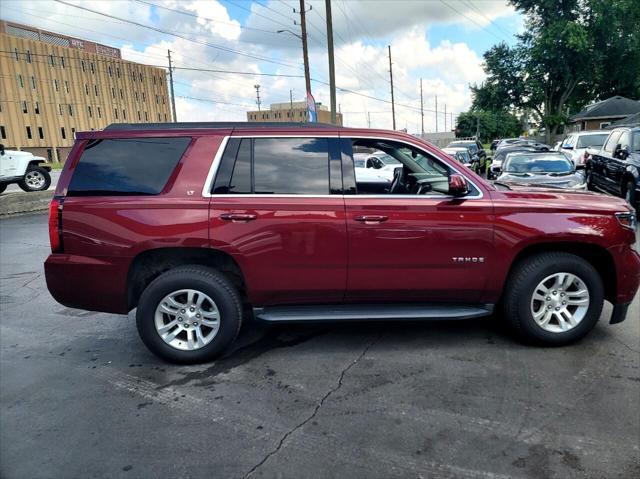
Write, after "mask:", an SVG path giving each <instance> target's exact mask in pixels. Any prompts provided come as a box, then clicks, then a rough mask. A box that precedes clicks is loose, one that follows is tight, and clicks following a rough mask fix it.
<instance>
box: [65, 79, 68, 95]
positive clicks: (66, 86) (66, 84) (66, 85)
mask: <svg viewBox="0 0 640 479" xmlns="http://www.w3.org/2000/svg"><path fill="white" fill-rule="evenodd" d="M64 89H65V90H66V91H67V93H69V82H68V81H67V80H65V81H64Z"/></svg>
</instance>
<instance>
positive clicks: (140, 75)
mask: <svg viewBox="0 0 640 479" xmlns="http://www.w3.org/2000/svg"><path fill="white" fill-rule="evenodd" d="M138 75H140V81H141V82H142V73H138Z"/></svg>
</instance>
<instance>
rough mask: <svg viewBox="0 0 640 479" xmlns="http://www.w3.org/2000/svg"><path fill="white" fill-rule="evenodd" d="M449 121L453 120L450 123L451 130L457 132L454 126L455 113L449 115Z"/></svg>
mask: <svg viewBox="0 0 640 479" xmlns="http://www.w3.org/2000/svg"><path fill="white" fill-rule="evenodd" d="M449 119H450V120H451V121H450V122H449V123H451V129H452V130H455V127H454V126H453V112H450V113H449Z"/></svg>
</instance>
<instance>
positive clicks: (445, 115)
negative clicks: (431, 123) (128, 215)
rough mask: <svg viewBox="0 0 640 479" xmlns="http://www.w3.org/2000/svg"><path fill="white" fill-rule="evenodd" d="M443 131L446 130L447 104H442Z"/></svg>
mask: <svg viewBox="0 0 640 479" xmlns="http://www.w3.org/2000/svg"><path fill="white" fill-rule="evenodd" d="M444 131H445V132H446V131H447V104H446V103H445V104H444Z"/></svg>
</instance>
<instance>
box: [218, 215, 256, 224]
mask: <svg viewBox="0 0 640 479" xmlns="http://www.w3.org/2000/svg"><path fill="white" fill-rule="evenodd" d="M256 218H257V215H253V214H246V213H223V214H221V215H220V219H222V220H225V221H233V222H234V223H239V222H247V221H253V220H255V219H256Z"/></svg>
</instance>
